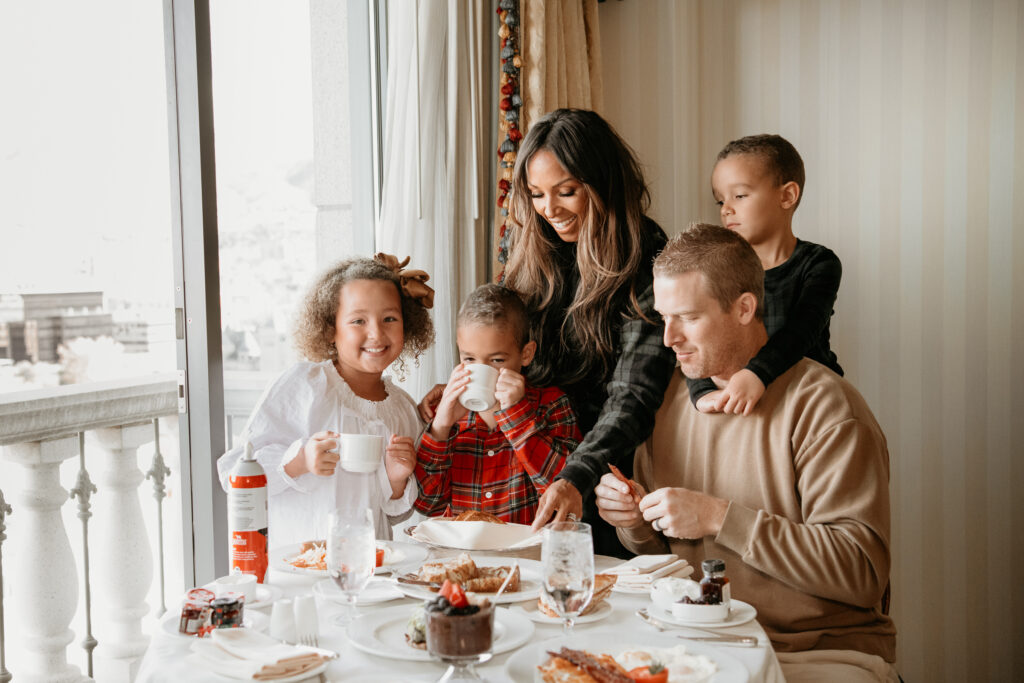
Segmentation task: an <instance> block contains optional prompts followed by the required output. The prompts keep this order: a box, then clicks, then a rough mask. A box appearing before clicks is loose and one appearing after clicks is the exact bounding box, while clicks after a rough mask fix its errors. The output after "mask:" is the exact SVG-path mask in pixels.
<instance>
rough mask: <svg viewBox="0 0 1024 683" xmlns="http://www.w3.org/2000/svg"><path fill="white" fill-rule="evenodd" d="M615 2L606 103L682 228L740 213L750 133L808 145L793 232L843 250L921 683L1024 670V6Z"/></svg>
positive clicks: (913, 676)
mask: <svg viewBox="0 0 1024 683" xmlns="http://www.w3.org/2000/svg"><path fill="white" fill-rule="evenodd" d="M600 12H601V16H600V21H601V23H600V28H601V41H602V59H603V68H604V84H605V98H604V100H605V107H604V113H605V114H606V115H607V116H608V118H609V119H610V120H611V121H612V122H613V124H614V125H615V126H616V127H617V128H618V129H619V131H620V132H621V133H622V134H623V136H624V137H625V138H626V139H627V140H628V141H629V142H630V143H631V144H632V145H633V146H634V148H635V149H636V150H637V152H638V154H639V156H640V158H641V160H642V161H643V162H644V164H645V165H646V168H647V172H648V177H649V179H650V181H651V184H652V195H653V199H654V204H653V207H652V213H653V215H654V217H655V218H656V219H657V220H658V221H659V222H660V223H661V224H662V225H664V226H665V227H666V229H667V230H669V232H670V233H674V232H677V231H678V230H679V229H681V228H682V227H684V226H685V225H686V223H687V222H688V221H690V220H692V219H703V220H709V221H711V222H717V221H718V214H717V211H716V208H715V206H714V205H713V203H712V200H711V193H710V189H709V176H710V171H711V167H712V165H713V161H714V157H715V155H716V153H717V151H718V149H719V148H720V147H721V146H722V145H724V144H725V143H726V142H727V141H728V140H730V139H733V138H736V137H739V136H742V135H747V134H752V133H761V132H777V133H780V134H782V135H784V136H785V137H787V138H788V139H789V140H791V141H792V142H793V143H794V144H795V145H796V147H797V149H799V150H800V152H801V154H802V155H803V157H804V162H805V164H806V167H807V176H808V180H807V186H806V188H805V192H806V193H805V198H804V200H803V202H802V203H801V206H800V208H799V210H798V211H797V213H796V218H795V225H794V228H795V231H796V233H797V235H798V236H801V237H804V238H806V239H809V240H811V241H815V242H821V243H823V244H825V245H827V246H829V247H831V248H832V249H833V250H834V251H835V252H836V253H837V254H839V256H840V258H841V259H842V261H843V265H844V278H843V284H842V287H841V288H840V291H839V302H838V304H837V307H836V316H835V318H834V319H833V323H832V333H833V340H834V341H833V345H834V348H835V350H836V351H837V353H838V355H839V359H840V362H841V363H842V365H843V366H844V367H845V368H846V370H847V376H848V378H849V379H850V380H851V381H852V382H853V383H854V384H855V385H856V386H857V387H858V388H859V389H860V391H861V393H863V394H864V396H865V398H866V399H867V400H868V402H869V404H870V405H871V407H872V409H873V410H874V411H875V414H876V415H877V417H878V419H879V422H880V423H881V424H882V427H883V428H884V429H885V433H886V435H887V438H888V440H889V450H890V457H891V464H892V496H893V540H894V556H893V563H894V566H893V574H892V578H893V589H894V593H893V598H894V602H893V616H894V618H895V619H896V622H897V626H898V627H899V629H900V633H899V661H898V663H897V666H898V668H899V670H900V671H901V673H902V674H903V676H904V678H905V679H906V680H908V681H963V680H979V681H981V680H992V681H1009V680H1015V679H1016V676H1022V677H1024V587H1022V586H1021V583H1022V582H1024V572H1022V571H1021V567H1022V566H1024V503H1019V502H1015V500H1016V497H1015V495H1014V491H1018V495H1021V496H1024V163H1022V162H1024V5H1022V3H1020V2H1019V1H1018V0H973V1H969V0H935V1H927V2H926V1H924V0H908V1H906V2H882V1H881V0H847V1H845V2H837V1H821V2H817V1H815V0H778V1H774V2H754V1H752V0H747V1H723V0H706V1H703V2H701V1H696V0H689V1H687V0H679V1H675V0H625V1H623V2H606V3H603V4H602V5H601V9H600ZM1014 351H1017V353H1014ZM1016 680H1019V679H1016Z"/></svg>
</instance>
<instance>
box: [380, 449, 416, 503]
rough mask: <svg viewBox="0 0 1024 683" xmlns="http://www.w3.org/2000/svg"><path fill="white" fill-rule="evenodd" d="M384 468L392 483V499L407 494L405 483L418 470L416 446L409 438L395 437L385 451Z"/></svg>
mask: <svg viewBox="0 0 1024 683" xmlns="http://www.w3.org/2000/svg"><path fill="white" fill-rule="evenodd" d="M384 468H385V469H386V470H387V473H388V481H389V482H391V493H392V495H391V497H392V498H399V497H401V495H402V493H404V492H405V482H406V481H407V480H408V479H409V476H410V475H411V474H412V473H413V470H415V469H416V444H415V442H413V440H412V439H411V438H410V437H408V436H398V435H393V436H392V437H391V441H390V442H389V443H388V445H387V447H386V448H385V449H384Z"/></svg>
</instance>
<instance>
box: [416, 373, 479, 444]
mask: <svg viewBox="0 0 1024 683" xmlns="http://www.w3.org/2000/svg"><path fill="white" fill-rule="evenodd" d="M469 380H470V377H469V371H468V370H466V368H465V366H464V365H463V364H462V363H459V364H458V365H456V366H455V369H454V370H452V374H451V377H449V378H448V384H446V385H445V387H444V392H443V393H442V394H441V401H440V402H439V403H438V404H437V410H435V411H434V417H433V419H432V420H431V423H430V435H431V436H432V437H434V438H435V439H437V440H438V441H445V440H447V439H448V432H450V431H451V429H452V425H453V424H455V423H456V422H458V421H459V420H461V419H462V418H463V417H464V416H465V415H466V414H467V413H469V411H468V410H466V408H464V407H463V405H462V404H461V403H459V396H461V395H462V392H464V391H465V390H466V387H468V386H469ZM438 386H441V385H438ZM434 389H435V390H436V389H437V387H434ZM428 395H429V394H428ZM424 400H426V399H424Z"/></svg>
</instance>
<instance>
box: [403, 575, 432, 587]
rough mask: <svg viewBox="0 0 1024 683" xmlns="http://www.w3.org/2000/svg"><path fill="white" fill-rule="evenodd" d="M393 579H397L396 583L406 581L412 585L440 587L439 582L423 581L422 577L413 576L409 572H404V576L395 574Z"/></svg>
mask: <svg viewBox="0 0 1024 683" xmlns="http://www.w3.org/2000/svg"><path fill="white" fill-rule="evenodd" d="M395 581H397V582H398V583H408V584H410V585H413V586H426V587H427V588H440V587H441V584H439V583H436V582H434V581H424V580H422V579H419V578H416V577H415V576H412V575H409V574H406V575H405V576H401V575H396V576H395Z"/></svg>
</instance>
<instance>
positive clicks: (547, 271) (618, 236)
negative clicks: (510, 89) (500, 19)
mask: <svg viewBox="0 0 1024 683" xmlns="http://www.w3.org/2000/svg"><path fill="white" fill-rule="evenodd" d="M540 150H547V151H549V152H551V153H552V154H554V156H555V158H557V159H558V161H559V162H560V163H561V164H562V166H563V167H564V168H565V170H566V171H568V172H569V174H570V175H572V176H573V177H574V178H575V179H576V180H578V181H579V182H581V183H582V184H583V186H584V189H585V191H586V195H587V199H588V207H587V216H586V220H584V221H583V223H582V225H581V227H580V232H579V239H578V241H577V243H576V267H577V268H578V270H579V284H578V285H577V287H576V291H575V292H573V293H571V297H572V299H571V303H570V304H569V307H568V311H567V315H566V316H565V318H564V320H563V322H562V323H561V329H560V332H559V337H560V340H557V341H560V343H561V344H562V345H563V346H564V347H567V348H570V349H571V348H578V349H580V350H581V356H582V358H583V361H584V364H585V367H581V368H579V369H578V373H577V377H576V379H578V378H579V377H583V376H585V375H586V374H587V372H588V371H589V370H590V369H591V368H592V367H594V365H600V366H602V367H603V369H604V370H605V371H607V370H608V368H610V367H611V366H612V365H613V364H614V354H615V351H616V349H615V331H616V330H617V329H618V324H616V323H618V322H620V321H615V320H613V319H612V315H613V313H612V311H615V310H622V309H620V308H619V307H616V306H613V305H612V302H613V301H618V300H620V297H623V296H624V295H626V294H627V293H628V300H629V302H630V304H631V306H630V308H629V309H626V310H628V311H629V312H628V313H627V314H626V315H632V314H635V316H639V317H642V316H643V313H642V311H641V310H640V306H639V304H638V302H637V298H636V294H637V293H636V291H635V289H634V278H635V275H636V273H637V271H638V270H639V269H640V268H641V266H642V265H643V260H644V255H645V253H646V252H647V251H648V249H649V247H648V245H649V242H650V239H651V236H650V234H649V233H650V229H649V228H647V227H646V226H645V221H644V216H645V213H646V212H647V208H648V207H649V205H650V194H649V193H648V190H647V184H646V182H645V181H644V177H643V171H642V170H641V168H640V164H639V163H638V162H637V160H636V156H635V155H634V153H633V150H632V149H630V147H629V146H628V145H627V144H626V143H625V142H624V141H623V140H622V138H621V137H619V135H618V134H617V133H616V132H615V131H614V130H613V129H612V127H611V126H610V125H608V123H607V122H606V121H605V120H604V119H602V118H601V117H600V116H598V115H597V114H596V113H594V112H592V111H586V110H582V109H557V110H555V111H553V112H550V113H549V114H547V115H545V116H544V117H543V118H541V119H540V120H538V121H536V122H535V123H533V124H532V125H531V126H530V131H529V133H528V134H527V135H526V137H525V139H524V140H523V144H522V146H521V147H520V150H519V154H518V156H517V157H516V165H515V169H514V170H513V174H512V191H511V198H510V211H509V217H510V219H511V223H512V230H513V232H512V240H511V249H510V256H509V261H508V266H507V267H506V270H505V281H504V282H505V284H506V285H507V286H508V287H510V288H511V289H514V290H516V291H517V292H518V293H519V294H520V295H521V296H522V297H523V299H524V301H525V302H526V304H527V308H528V310H529V311H530V312H531V314H532V317H534V326H533V327H534V333H535V334H539V335H543V334H544V329H545V328H547V327H548V325H547V324H546V323H547V320H546V319H544V318H545V317H546V315H547V313H546V312H545V311H546V309H547V308H548V306H549V305H550V304H552V303H553V302H557V301H559V300H564V299H567V298H568V296H569V294H570V293H569V292H565V291H564V288H565V283H564V282H563V280H564V275H563V274H562V273H561V272H560V271H559V269H558V267H557V260H558V248H559V246H560V244H561V242H562V240H561V238H560V237H559V236H558V234H557V233H556V232H555V230H554V228H552V227H551V225H550V224H549V223H548V222H547V220H546V219H545V218H544V216H542V215H541V214H539V213H538V212H537V211H536V210H535V209H534V208H533V203H532V198H531V196H530V189H529V186H528V178H527V167H528V166H529V163H530V160H531V159H533V157H534V155H535V154H537V152H538V151H540ZM651 256H653V255H651ZM537 313H540V317H541V322H540V324H537V321H536V314H537ZM536 341H537V343H538V345H539V346H540V347H541V349H544V348H545V346H549V345H551V344H552V343H554V342H555V341H556V340H553V339H536ZM542 353H544V352H543V351H542ZM545 379H549V378H545Z"/></svg>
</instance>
